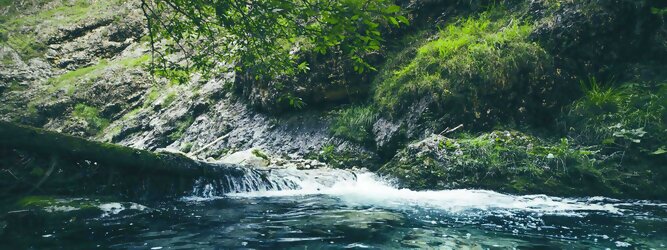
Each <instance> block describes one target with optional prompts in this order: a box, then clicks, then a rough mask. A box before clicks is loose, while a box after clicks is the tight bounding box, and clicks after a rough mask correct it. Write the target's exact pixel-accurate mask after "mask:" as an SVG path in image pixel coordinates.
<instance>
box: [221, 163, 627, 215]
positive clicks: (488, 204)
mask: <svg viewBox="0 0 667 250" xmlns="http://www.w3.org/2000/svg"><path fill="white" fill-rule="evenodd" d="M298 184H299V185H300V186H301V189H298V190H280V191H256V192H246V193H235V194H228V196H231V197H275V196H299V195H329V196H334V197H338V198H340V199H341V201H342V202H345V203H347V204H349V205H371V206H378V207H385V208H405V207H406V206H408V207H415V206H416V207H422V208H433V209H440V210H446V211H449V212H454V213H456V212H464V211H469V210H482V211H489V210H513V211H528V212H538V213H543V214H559V215H569V216H577V215H583V214H585V212H592V211H601V212H606V213H613V214H622V209H619V208H617V207H615V206H614V205H612V204H599V203H594V202H588V201H586V200H580V199H566V198H558V197H550V196H546V195H525V196H515V195H506V194H501V193H497V192H493V191H486V190H468V189H457V190H443V191H413V190H409V189H397V188H394V187H392V186H391V185H389V184H387V182H385V181H383V180H381V179H380V178H379V177H378V176H377V175H374V174H372V173H359V174H357V178H353V179H345V180H344V181H339V182H336V183H334V184H333V185H331V186H325V185H323V184H322V183H319V182H305V183H304V182H299V183H298ZM599 200H600V199H599V197H596V198H595V199H593V201H599Z"/></svg>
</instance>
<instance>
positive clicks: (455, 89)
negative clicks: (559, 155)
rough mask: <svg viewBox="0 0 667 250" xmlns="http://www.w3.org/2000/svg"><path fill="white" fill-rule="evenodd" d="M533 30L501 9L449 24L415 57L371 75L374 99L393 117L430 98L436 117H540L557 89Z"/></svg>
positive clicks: (485, 120) (486, 120) (480, 123)
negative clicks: (377, 75) (378, 78)
mask: <svg viewBox="0 0 667 250" xmlns="http://www.w3.org/2000/svg"><path fill="white" fill-rule="evenodd" d="M497 12H499V13H497ZM532 29H533V27H532V26H531V24H529V23H527V22H525V21H524V20H522V19H521V18H518V17H512V16H511V13H507V12H504V11H491V12H486V13H483V14H481V15H479V16H478V17H470V18H467V19H463V20H461V21H459V22H457V23H455V24H451V25H449V26H448V27H446V28H444V29H442V31H441V32H440V33H439V34H438V36H437V37H435V38H433V39H432V40H431V41H429V42H427V43H425V44H423V45H422V46H421V47H419V48H418V49H417V51H416V55H415V56H414V58H413V59H412V60H410V61H409V62H407V63H406V64H405V65H401V66H399V67H397V68H395V69H393V73H392V74H381V75H384V76H386V77H388V78H387V79H383V80H381V81H376V82H377V83H378V85H377V86H376V92H375V97H374V100H375V102H376V103H378V105H379V106H380V107H381V108H382V109H383V110H386V111H387V112H388V113H391V114H394V116H400V114H402V112H404V111H407V110H409V107H410V106H413V105H419V102H420V101H422V100H427V101H428V103H429V105H428V106H429V109H430V110H431V111H432V112H433V113H434V116H435V117H434V119H439V118H441V117H443V118H444V119H443V120H442V123H447V124H450V125H451V124H454V123H456V124H459V123H464V124H467V125H468V126H469V127H474V128H490V127H492V126H493V125H496V124H498V123H502V122H506V123H507V122H512V121H523V120H525V119H528V118H530V119H535V120H540V121H541V120H543V119H540V118H542V116H543V115H545V114H547V115H548V114H550V112H546V111H549V110H550V109H551V108H553V107H554V106H555V103H556V102H557V100H555V99H553V98H552V96H554V94H555V93H558V90H557V89H556V87H557V86H556V85H555V84H554V77H553V75H554V68H553V67H552V65H551V61H552V59H551V57H550V55H549V54H548V53H547V52H546V51H545V50H544V49H542V48H541V47H540V46H539V45H538V44H536V43H534V42H532V41H530V39H529V35H530V34H531V32H532ZM537 100H539V101H537ZM471 129H472V128H471Z"/></svg>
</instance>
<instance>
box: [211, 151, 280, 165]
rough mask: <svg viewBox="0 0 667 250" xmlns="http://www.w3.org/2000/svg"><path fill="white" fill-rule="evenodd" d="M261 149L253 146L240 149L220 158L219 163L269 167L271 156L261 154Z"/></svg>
mask: <svg viewBox="0 0 667 250" xmlns="http://www.w3.org/2000/svg"><path fill="white" fill-rule="evenodd" d="M259 152H260V150H259V149H256V148H253V149H248V150H244V151H239V152H236V153H233V154H230V155H228V156H225V157H223V158H222V159H220V160H219V161H217V162H219V163H226V164H234V165H241V166H248V167H267V166H269V163H270V161H269V158H268V157H267V156H265V157H260V156H263V155H261V154H260V153H259Z"/></svg>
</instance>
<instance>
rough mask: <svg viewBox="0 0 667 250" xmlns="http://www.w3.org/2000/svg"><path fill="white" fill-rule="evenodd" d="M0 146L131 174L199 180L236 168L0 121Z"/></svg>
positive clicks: (174, 154)
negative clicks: (89, 163) (88, 162)
mask: <svg viewBox="0 0 667 250" xmlns="http://www.w3.org/2000/svg"><path fill="white" fill-rule="evenodd" d="M0 147H4V148H8V149H21V150H26V151H30V152H34V153H37V154H40V155H47V156H51V155H56V156H58V157H64V158H69V159H71V160H89V161H92V162H97V163H99V164H101V165H105V166H112V167H115V168H120V169H123V170H126V171H133V172H162V173H166V174H175V175H186V176H192V177H199V176H219V175H220V174H226V173H228V172H229V171H234V168H235V167H234V166H226V165H221V164H209V163H204V162H200V161H196V160H193V159H190V158H188V157H186V156H184V155H180V154H176V153H169V152H160V153H154V152H150V151H146V150H140V149H134V148H130V147H124V146H119V145H115V144H110V143H103V142H96V141H89V140H86V139H83V138H79V137H75V136H69V135H64V134H59V133H56V132H50V131H46V130H42V129H38V128H33V127H28V126H23V125H17V124H12V123H7V122H0Z"/></svg>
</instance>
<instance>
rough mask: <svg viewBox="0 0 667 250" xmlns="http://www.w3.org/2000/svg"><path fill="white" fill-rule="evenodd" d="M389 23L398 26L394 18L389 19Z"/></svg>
mask: <svg viewBox="0 0 667 250" xmlns="http://www.w3.org/2000/svg"><path fill="white" fill-rule="evenodd" d="M389 22H390V23H391V24H393V25H395V26H398V25H399V24H398V21H396V18H394V17H389Z"/></svg>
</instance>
